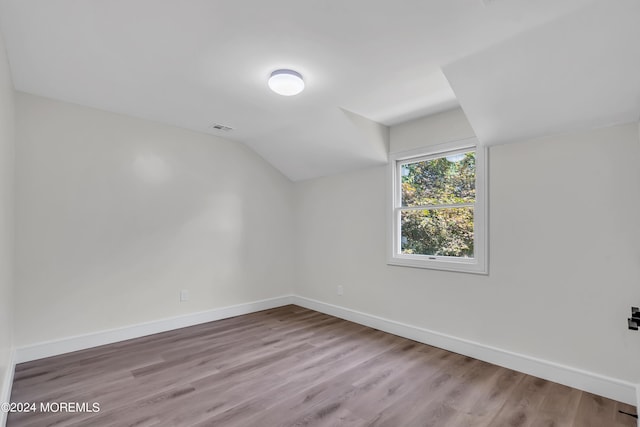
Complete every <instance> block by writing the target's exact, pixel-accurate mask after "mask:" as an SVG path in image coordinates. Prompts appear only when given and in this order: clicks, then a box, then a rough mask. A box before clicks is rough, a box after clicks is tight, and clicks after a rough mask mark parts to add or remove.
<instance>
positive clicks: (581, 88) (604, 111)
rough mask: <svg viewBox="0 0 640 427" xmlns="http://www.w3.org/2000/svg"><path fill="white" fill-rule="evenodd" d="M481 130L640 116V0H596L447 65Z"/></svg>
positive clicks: (518, 130) (490, 132) (542, 131)
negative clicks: (596, 0)
mask: <svg viewBox="0 0 640 427" xmlns="http://www.w3.org/2000/svg"><path fill="white" fill-rule="evenodd" d="M444 72H445V74H446V76H447V78H448V79H449V82H450V83H451V85H452V86H453V89H454V90H455V93H456V95H457V97H458V100H459V102H460V104H461V106H462V108H463V110H464V111H465V113H466V115H467V118H468V119H469V121H470V123H471V125H472V127H473V129H474V131H475V133H476V135H477V136H478V138H479V139H480V140H481V141H483V142H485V143H486V144H497V143H508V142H512V141H518V140H521V139H525V138H531V137H537V136H542V135H546V134H550V133H557V132H566V131H571V130H576V129H580V128H585V127H592V128H595V127H601V126H608V125H613V124H617V123H627V122H631V121H635V120H638V119H639V118H640V1H637V0H614V1H604V2H593V3H592V4H589V5H588V6H587V7H584V8H582V9H580V10H578V11H576V12H575V13H572V14H570V15H567V16H564V17H562V18H559V19H557V20H554V21H551V22H547V23H545V24H543V25H540V26H538V27H535V28H533V29H530V30H528V31H525V32H523V33H521V34H518V35H516V36H514V37H512V38H510V39H508V40H505V41H503V42H501V43H498V44H496V45H493V46H490V47H488V48H487V49H484V50H482V51H479V52H477V53H475V54H472V55H469V56H466V57H464V58H461V59H460V60H458V61H455V62H453V63H451V64H448V65H446V66H445V67H444Z"/></svg>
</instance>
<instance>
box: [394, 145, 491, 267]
mask: <svg viewBox="0 0 640 427" xmlns="http://www.w3.org/2000/svg"><path fill="white" fill-rule="evenodd" d="M391 169H392V182H393V191H392V198H393V207H392V209H393V210H392V214H391V216H392V230H393V231H392V233H391V234H392V236H391V241H392V248H391V254H390V257H389V263H390V264H396V265H407V266H412V267H423V268H435V269H444V270H454V271H467V272H476V273H486V271H487V256H486V255H487V254H486V252H487V251H486V239H485V235H486V211H485V203H484V198H485V193H486V192H485V189H484V185H485V178H484V174H485V149H484V148H483V147H478V146H477V144H476V140H467V141H460V142H456V143H448V144H443V145H439V146H434V147H431V148H428V149H424V150H414V151H412V152H408V153H399V154H396V155H392V156H391Z"/></svg>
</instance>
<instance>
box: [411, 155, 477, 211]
mask: <svg viewBox="0 0 640 427" xmlns="http://www.w3.org/2000/svg"><path fill="white" fill-rule="evenodd" d="M401 177H402V206H424V205H450V204H459V203H473V202H474V201H475V197H476V156H475V151H470V152H467V153H460V154H451V155H447V156H443V157H440V158H437V159H431V160H424V161H420V162H414V163H408V164H405V165H402V170H401Z"/></svg>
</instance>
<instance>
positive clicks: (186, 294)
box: [180, 289, 189, 301]
mask: <svg viewBox="0 0 640 427" xmlns="http://www.w3.org/2000/svg"><path fill="white" fill-rule="evenodd" d="M180 301H189V291H187V290H186V289H183V290H181V291H180Z"/></svg>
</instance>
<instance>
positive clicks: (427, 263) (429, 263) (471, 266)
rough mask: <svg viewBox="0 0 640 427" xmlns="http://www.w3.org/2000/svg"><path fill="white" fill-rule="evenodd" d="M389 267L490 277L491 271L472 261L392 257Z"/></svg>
mask: <svg viewBox="0 0 640 427" xmlns="http://www.w3.org/2000/svg"><path fill="white" fill-rule="evenodd" d="M387 264H388V265H394V266H400V267H412V268H424V269H429V270H442V271H453V272H458V273H472V274H482V275H488V274H489V271H488V269H487V267H486V266H485V265H483V264H482V263H480V262H478V261H477V260H470V261H448V260H444V259H436V260H430V259H423V258H422V257H420V258H417V257H416V258H412V257H391V258H389V259H387Z"/></svg>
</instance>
